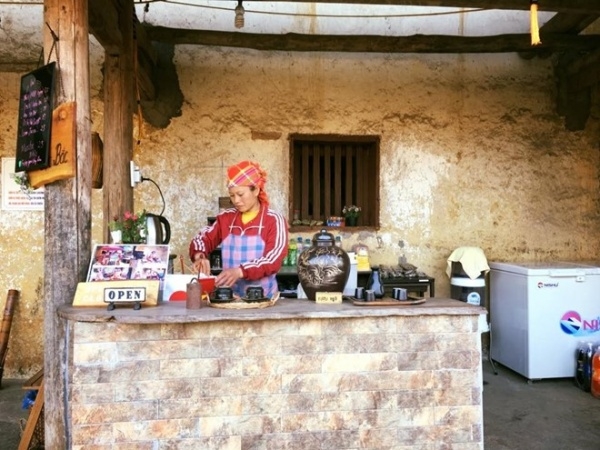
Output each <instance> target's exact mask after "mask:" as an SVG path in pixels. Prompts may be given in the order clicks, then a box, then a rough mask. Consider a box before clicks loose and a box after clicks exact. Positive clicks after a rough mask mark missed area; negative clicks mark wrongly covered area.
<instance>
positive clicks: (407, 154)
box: [0, 46, 599, 377]
mask: <svg viewBox="0 0 600 450" xmlns="http://www.w3.org/2000/svg"><path fill="white" fill-rule="evenodd" d="M175 63H176V66H177V70H178V74H179V82H180V85H181V88H182V91H183V93H184V97H185V100H184V105H183V109H182V114H181V116H180V117H176V118H174V119H173V120H172V122H171V125H170V126H169V127H167V128H166V129H162V130H157V129H151V128H149V127H147V126H144V127H143V129H142V130H136V137H139V138H140V141H141V143H140V146H139V147H138V148H136V150H135V156H134V159H135V161H136V163H137V164H138V165H139V166H140V167H141V170H142V175H143V176H144V177H148V178H151V179H152V180H154V181H155V182H156V183H157V184H158V185H159V186H160V189H161V190H162V193H163V195H164V198H165V210H164V215H165V216H166V217H167V218H168V219H169V221H170V222H171V228H172V239H171V248H172V253H176V254H183V255H186V254H187V245H188V243H189V240H190V238H191V237H192V236H193V235H194V234H195V233H196V232H197V231H198V229H199V228H200V227H201V226H203V225H204V224H205V223H206V217H207V216H211V215H214V214H215V213H216V212H217V211H218V204H217V197H219V196H224V195H226V190H225V184H224V183H225V179H224V177H225V169H226V167H227V166H228V165H229V164H232V163H234V162H236V161H238V160H240V159H246V158H249V159H254V160H257V161H259V162H260V163H261V164H262V165H263V166H264V167H265V168H266V169H267V171H268V173H269V177H270V178H269V181H268V183H267V192H268V193H269V195H270V197H271V203H272V206H273V207H274V208H275V209H278V210H281V211H283V212H284V213H286V214H287V211H288V190H289V186H288V144H289V143H288V135H289V134H291V133H316V134H323V133H336V134H353V135H356V134H369V135H380V136H381V170H382V172H381V187H380V188H381V205H382V207H381V212H380V214H381V229H380V230H378V231H362V232H360V233H346V232H342V233H341V234H342V237H343V242H344V246H345V247H346V248H349V247H351V245H353V244H355V243H358V242H361V243H364V244H366V245H368V246H369V248H370V255H371V261H372V263H373V264H396V263H397V261H398V259H399V258H400V257H405V258H406V260H407V261H408V262H410V263H413V264H415V265H416V266H417V267H419V269H421V270H423V271H424V272H426V273H427V274H429V275H430V276H434V277H435V278H436V281H437V282H436V291H437V295H438V296H449V295H450V283H449V280H448V278H447V276H446V275H445V273H444V270H445V267H446V259H447V257H448V256H449V255H450V253H451V252H452V250H454V249H455V248H456V247H460V246H478V247H481V248H482V249H483V250H484V253H485V254H486V256H487V258H488V260H539V261H544V260H583V259H596V256H597V254H598V247H599V245H598V242H597V236H598V232H599V226H598V163H599V156H598V150H597V145H598V144H597V133H596V129H595V126H594V121H593V120H592V121H590V123H589V124H588V127H587V130H586V131H585V132H577V133H573V132H568V131H566V130H565V127H564V125H563V121H562V118H561V117H559V116H558V115H557V114H556V112H555V105H556V102H555V96H554V81H553V74H552V65H551V60H549V59H547V60H543V59H537V58H536V59H532V60H522V59H520V58H519V57H518V56H517V55H512V54H500V55H387V54H368V55H367V54H338V53H323V54H316V53H293V54H292V53H284V52H256V51H251V50H242V49H225V48H209V47H200V46H197V47H192V46H179V47H177V49H176V57H175ZM92 78H93V82H92V86H93V92H92V95H93V100H92V120H93V128H94V130H98V131H99V132H100V133H101V135H102V125H103V120H102V105H101V96H100V89H99V88H98V86H99V85H100V80H101V76H100V71H99V64H96V63H93V67H92ZM2 79H3V80H4V82H3V83H2V84H0V111H2V113H1V114H0V130H2V132H1V133H0V156H14V145H15V141H16V117H17V110H18V101H17V96H18V86H19V79H20V76H19V75H17V74H14V73H6V74H2ZM138 131H139V132H141V133H140V134H137V133H138ZM135 204H136V210H142V209H146V210H148V211H151V212H155V213H159V212H160V211H161V209H162V207H163V205H162V202H161V198H160V195H159V192H158V190H157V188H156V186H154V184H152V183H150V182H143V183H142V184H140V185H138V186H137V187H136V188H135ZM101 207H102V192H101V191H95V192H94V194H93V220H94V223H93V240H94V242H99V239H102V238H101V230H100V226H101V222H102V216H101V214H102V211H101ZM43 223H44V222H43V213H40V212H13V211H0V251H1V252H2V255H3V256H4V258H3V263H2V266H1V270H0V287H2V289H3V290H4V291H6V290H8V289H20V290H21V301H20V303H19V305H18V307H17V311H16V314H15V317H14V320H13V329H12V331H11V340H10V350H9V352H8V356H7V361H6V368H5V374H4V376H5V377H21V376H23V377H25V376H28V375H30V374H31V373H33V372H34V371H35V370H37V369H38V368H39V367H41V364H42V363H41V358H42V346H43V343H42V335H43V333H42V323H43V296H42V283H43ZM315 231H316V230H315ZM296 235H297V233H293V234H292V236H296ZM302 235H303V236H304V237H309V236H312V233H303V234H302ZM186 260H187V257H186ZM178 269H179V268H178V267H176V270H178Z"/></svg>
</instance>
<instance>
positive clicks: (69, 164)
mask: <svg viewBox="0 0 600 450" xmlns="http://www.w3.org/2000/svg"><path fill="white" fill-rule="evenodd" d="M75 108H76V104H75V102H70V103H63V104H62V105H60V106H58V107H57V108H56V109H55V110H54V111H53V112H52V137H51V138H50V143H51V145H50V165H49V167H48V168H47V169H42V170H34V171H28V175H29V184H30V185H31V187H33V188H34V189H37V188H39V187H40V186H43V185H45V184H48V183H52V182H53V181H58V180H64V179H66V178H71V177H74V176H75V170H76V167H75V164H76V160H75V157H76V155H75V149H76V148H77V142H76V139H77V137H76V134H75V119H76V118H75V115H76V109H75Z"/></svg>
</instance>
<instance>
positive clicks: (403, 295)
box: [398, 288, 408, 300]
mask: <svg viewBox="0 0 600 450" xmlns="http://www.w3.org/2000/svg"><path fill="white" fill-rule="evenodd" d="M398 290H399V291H398V300H408V292H407V290H406V289H404V288H398Z"/></svg>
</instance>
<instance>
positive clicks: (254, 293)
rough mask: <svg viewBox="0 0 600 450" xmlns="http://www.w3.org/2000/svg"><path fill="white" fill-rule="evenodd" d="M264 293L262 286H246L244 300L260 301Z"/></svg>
mask: <svg viewBox="0 0 600 450" xmlns="http://www.w3.org/2000/svg"><path fill="white" fill-rule="evenodd" d="M264 296H265V291H264V290H263V288H262V286H248V287H247V288H246V298H247V299H248V300H260V299H261V298H264Z"/></svg>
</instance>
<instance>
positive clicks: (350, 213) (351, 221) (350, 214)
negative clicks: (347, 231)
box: [342, 205, 361, 227]
mask: <svg viewBox="0 0 600 450" xmlns="http://www.w3.org/2000/svg"><path fill="white" fill-rule="evenodd" d="M360 211H361V209H360V206H356V205H350V206H344V208H343V209H342V214H343V215H344V219H345V220H344V222H345V224H346V226H347V227H355V226H356V224H357V222H358V216H359V215H360Z"/></svg>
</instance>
